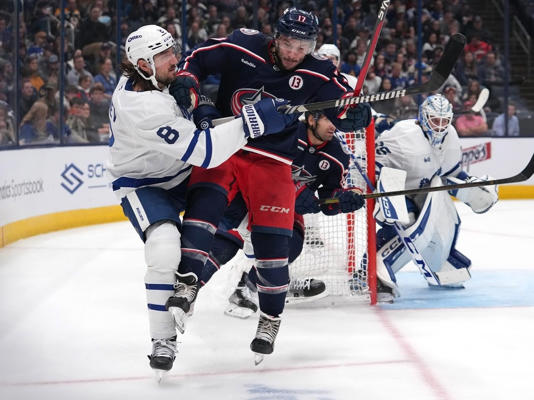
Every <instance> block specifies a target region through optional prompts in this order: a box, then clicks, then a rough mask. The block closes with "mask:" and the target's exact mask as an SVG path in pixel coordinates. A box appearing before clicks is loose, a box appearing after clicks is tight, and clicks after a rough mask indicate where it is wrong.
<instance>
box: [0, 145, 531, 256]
mask: <svg viewBox="0 0 534 400" xmlns="http://www.w3.org/2000/svg"><path fill="white" fill-rule="evenodd" d="M461 142H462V148H463V149H464V167H465V168H466V169H467V170H468V171H469V173H470V174H472V175H484V174H489V175H491V176H493V177H495V178H503V177H508V176H511V175H515V174H516V173H518V172H519V171H521V170H522V169H523V168H524V167H525V166H526V164H527V162H528V161H529V160H530V158H531V157H532V155H533V153H534V138H514V139H507V138H469V139H467V138H466V139H461ZM107 156H108V148H107V147H106V146H83V147H82V146H80V147H48V148H33V149H17V150H4V151H0V247H2V246H5V245H6V244H8V243H11V242H13V241H15V240H18V239H21V238H24V237H28V236H32V235H36V234H40V233H44V232H49V231H53V230H58V229H66V228H72V227H76V226H81V225H89V224H95V223H104V222H111V221H118V220H120V219H124V216H123V214H122V210H121V208H120V206H119V205H118V204H119V202H118V200H117V199H116V198H115V196H114V195H113V193H112V190H111V187H110V184H109V179H108V177H107V174H106V167H105V165H106V159H107ZM499 195H500V197H501V198H502V199H506V198H534V179H532V178H531V179H529V180H528V181H526V182H523V183H522V184H517V185H507V186H502V187H501V188H500V189H499Z"/></svg>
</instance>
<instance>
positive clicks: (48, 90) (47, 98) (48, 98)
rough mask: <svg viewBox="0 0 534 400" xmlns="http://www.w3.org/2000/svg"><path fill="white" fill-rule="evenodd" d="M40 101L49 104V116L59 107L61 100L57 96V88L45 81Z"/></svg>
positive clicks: (40, 92)
mask: <svg viewBox="0 0 534 400" xmlns="http://www.w3.org/2000/svg"><path fill="white" fill-rule="evenodd" d="M39 94H40V95H41V99H40V101H42V102H44V103H45V104H46V105H47V106H48V114H47V116H46V117H47V118H48V117H50V115H52V114H53V113H55V112H56V111H57V110H58V109H59V100H58V99H57V98H56V88H55V86H53V85H50V84H48V83H45V84H44V85H43V87H42V88H41V90H40V91H39Z"/></svg>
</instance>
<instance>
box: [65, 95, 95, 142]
mask: <svg viewBox="0 0 534 400" xmlns="http://www.w3.org/2000/svg"><path fill="white" fill-rule="evenodd" d="M90 116H91V107H90V106H89V103H88V102H87V101H85V100H81V99H77V98H74V99H72V104H71V109H70V113H69V117H68V119H67V125H68V126H69V127H70V130H71V135H70V139H69V143H99V142H100V137H99V136H97V135H96V133H95V132H91V131H90V130H89V118H90Z"/></svg>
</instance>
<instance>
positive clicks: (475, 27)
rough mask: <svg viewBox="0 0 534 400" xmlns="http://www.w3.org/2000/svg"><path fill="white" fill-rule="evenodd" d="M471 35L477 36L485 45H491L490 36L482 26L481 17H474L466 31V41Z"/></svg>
mask: <svg viewBox="0 0 534 400" xmlns="http://www.w3.org/2000/svg"><path fill="white" fill-rule="evenodd" d="M473 35H477V36H478V37H479V38H480V39H481V40H483V41H484V42H486V43H492V38H491V34H490V33H489V31H488V30H487V29H485V28H484V27H483V26H482V17H481V16H480V15H475V17H474V18H473V22H472V25H471V26H470V27H468V29H467V40H470V39H471V37H473Z"/></svg>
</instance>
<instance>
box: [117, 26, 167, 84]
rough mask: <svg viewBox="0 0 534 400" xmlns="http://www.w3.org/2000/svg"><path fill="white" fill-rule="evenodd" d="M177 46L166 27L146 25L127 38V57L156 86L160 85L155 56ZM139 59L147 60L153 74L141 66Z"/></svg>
mask: <svg viewBox="0 0 534 400" xmlns="http://www.w3.org/2000/svg"><path fill="white" fill-rule="evenodd" d="M171 47H175V48H176V47H177V44H176V42H175V40H174V38H173V37H172V35H171V34H170V33H169V32H167V31H166V30H165V29H163V28H161V27H159V26H157V25H145V26H142V27H141V28H139V29H138V30H136V31H134V32H132V33H130V34H129V35H128V38H127V39H126V57H127V58H128V61H130V62H131V63H132V64H133V66H134V68H135V69H136V71H137V72H139V74H140V75H141V76H142V77H143V78H144V79H146V80H149V81H151V82H152V84H153V85H154V87H156V88H157V87H158V81H157V80H156V68H155V64H154V56H156V55H157V54H159V53H161V52H163V51H165V50H167V49H169V48H171ZM139 60H145V61H146V62H147V64H148V65H149V66H150V68H151V69H152V74H151V75H147V73H146V72H145V71H143V70H142V69H141V68H139V65H138V63H139Z"/></svg>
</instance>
